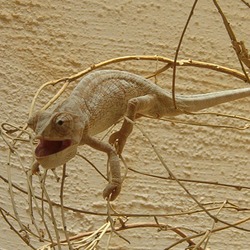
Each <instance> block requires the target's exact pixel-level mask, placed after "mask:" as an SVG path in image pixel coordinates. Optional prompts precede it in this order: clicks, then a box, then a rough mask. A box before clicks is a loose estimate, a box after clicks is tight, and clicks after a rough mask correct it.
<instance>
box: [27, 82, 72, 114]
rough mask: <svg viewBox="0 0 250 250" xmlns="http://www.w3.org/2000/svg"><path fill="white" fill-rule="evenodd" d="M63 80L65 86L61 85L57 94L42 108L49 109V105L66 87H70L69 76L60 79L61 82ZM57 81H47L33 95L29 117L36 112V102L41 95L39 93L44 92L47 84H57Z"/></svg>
mask: <svg viewBox="0 0 250 250" xmlns="http://www.w3.org/2000/svg"><path fill="white" fill-rule="evenodd" d="M61 81H65V82H64V84H63V86H62V87H61V89H60V90H59V91H58V92H57V94H56V95H55V96H54V97H53V98H52V99H51V100H49V102H48V103H47V104H46V105H45V106H44V107H43V108H42V110H43V109H47V108H48V107H50V106H51V105H52V104H53V103H54V102H55V101H56V100H57V99H58V98H59V97H60V96H61V94H62V93H63V92H64V91H65V89H66V88H67V87H68V85H69V81H68V80H67V78H63V79H60V81H59V82H61ZM56 83H57V81H51V82H47V83H45V84H43V85H42V86H41V87H40V88H39V89H38V90H37V92H36V94H35V96H34V97H33V99H32V103H31V106H30V111H29V118H30V117H31V116H32V114H33V113H34V108H35V103H36V100H37V98H38V96H39V94H40V93H41V92H42V90H43V89H44V88H46V87H47V86H50V85H55V84H56Z"/></svg>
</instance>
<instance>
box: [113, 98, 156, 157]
mask: <svg viewBox="0 0 250 250" xmlns="http://www.w3.org/2000/svg"><path fill="white" fill-rule="evenodd" d="M157 104H158V99H157V97H156V96H155V95H145V96H139V97H135V98H132V99H130V100H129V101H128V106H127V111H126V116H127V117H128V118H129V119H130V120H132V121H134V120H135V118H136V115H137V114H140V113H144V114H145V113H147V111H149V110H155V111H156V112H157V106H158V105H157ZM154 115H155V116H156V117H157V116H159V115H158V114H154ZM132 130H133V124H132V123H131V122H129V121H128V120H126V119H124V121H123V124H122V127H121V129H120V130H119V131H117V132H114V133H113V134H112V135H111V136H110V137H109V143H110V144H112V145H113V144H115V142H117V153H118V154H121V153H122V151H123V148H124V146H125V143H126V140H127V138H128V136H129V135H130V133H131V132H132Z"/></svg>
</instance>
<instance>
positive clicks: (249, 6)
mask: <svg viewBox="0 0 250 250" xmlns="http://www.w3.org/2000/svg"><path fill="white" fill-rule="evenodd" d="M241 2H243V3H244V4H245V5H246V6H247V7H248V8H250V4H249V3H247V2H246V1H245V0H241Z"/></svg>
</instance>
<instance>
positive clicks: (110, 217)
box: [107, 199, 130, 244]
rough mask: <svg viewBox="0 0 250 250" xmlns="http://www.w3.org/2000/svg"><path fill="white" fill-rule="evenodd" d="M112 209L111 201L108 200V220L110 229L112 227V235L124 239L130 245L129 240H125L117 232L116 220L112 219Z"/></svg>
mask: <svg viewBox="0 0 250 250" xmlns="http://www.w3.org/2000/svg"><path fill="white" fill-rule="evenodd" d="M111 209H112V206H111V205H110V201H109V199H108V200H107V215H108V218H107V220H108V221H109V222H110V227H111V231H112V233H115V234H116V235H117V236H118V237H119V238H121V239H123V240H124V241H126V242H127V243H129V244H130V241H129V240H127V239H126V238H124V237H123V236H122V235H120V234H119V233H118V232H117V231H116V230H115V223H114V220H113V219H112V216H111V213H110V211H111Z"/></svg>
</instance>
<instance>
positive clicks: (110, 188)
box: [103, 183, 121, 201]
mask: <svg viewBox="0 0 250 250" xmlns="http://www.w3.org/2000/svg"><path fill="white" fill-rule="evenodd" d="M120 191H121V185H119V184H115V183H109V184H108V185H107V186H106V188H105V189H104V190H103V198H104V199H105V200H108V199H109V200H110V201H113V200H115V199H116V197H117V196H118V195H119V193H120Z"/></svg>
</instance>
